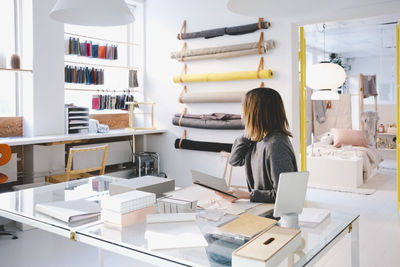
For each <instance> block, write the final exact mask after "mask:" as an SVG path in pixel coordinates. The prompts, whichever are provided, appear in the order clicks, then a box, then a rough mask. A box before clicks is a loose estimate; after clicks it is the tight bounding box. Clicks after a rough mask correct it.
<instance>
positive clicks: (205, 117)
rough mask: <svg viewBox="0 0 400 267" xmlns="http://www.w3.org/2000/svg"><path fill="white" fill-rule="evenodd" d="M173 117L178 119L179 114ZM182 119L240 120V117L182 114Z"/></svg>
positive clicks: (214, 114) (223, 114)
mask: <svg viewBox="0 0 400 267" xmlns="http://www.w3.org/2000/svg"><path fill="white" fill-rule="evenodd" d="M175 117H178V118H180V117H181V114H180V113H177V114H175ZM182 117H183V118H190V119H198V120H224V121H227V120H241V119H242V116H241V115H238V114H227V113H211V114H201V115H198V114H184V115H183V116H182Z"/></svg>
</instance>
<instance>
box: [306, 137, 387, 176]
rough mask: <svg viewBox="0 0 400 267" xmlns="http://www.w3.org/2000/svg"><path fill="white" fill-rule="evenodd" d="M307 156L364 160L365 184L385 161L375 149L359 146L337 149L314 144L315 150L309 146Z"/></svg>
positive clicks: (331, 146)
mask: <svg viewBox="0 0 400 267" xmlns="http://www.w3.org/2000/svg"><path fill="white" fill-rule="evenodd" d="M307 155H308V156H311V155H313V156H314V157H321V156H323V157H336V158H341V159H351V158H355V157H357V158H362V159H363V178H364V182H365V181H366V180H367V179H369V178H371V177H372V176H373V174H374V173H375V170H376V168H377V167H378V165H379V163H381V162H382V161H383V158H382V156H381V155H380V153H379V152H378V151H377V150H376V149H375V148H371V147H369V148H366V147H359V146H345V147H342V148H336V147H334V146H333V145H327V144H324V143H320V142H318V143H314V148H312V145H310V146H308V147H307Z"/></svg>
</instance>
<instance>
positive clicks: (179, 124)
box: [178, 108, 187, 126]
mask: <svg viewBox="0 0 400 267" xmlns="http://www.w3.org/2000/svg"><path fill="white" fill-rule="evenodd" d="M186 112H187V108H184V109H183V112H182V114H181V116H180V117H179V121H178V126H182V124H181V123H182V118H183V116H185V115H186Z"/></svg>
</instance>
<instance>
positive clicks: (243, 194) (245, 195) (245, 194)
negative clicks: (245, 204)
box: [228, 189, 250, 199]
mask: <svg viewBox="0 0 400 267" xmlns="http://www.w3.org/2000/svg"><path fill="white" fill-rule="evenodd" d="M228 193H229V194H232V195H234V196H235V197H237V198H238V199H250V192H247V191H243V190H239V189H233V190H232V191H229V192H228Z"/></svg>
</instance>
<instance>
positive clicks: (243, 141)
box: [229, 136, 254, 166]
mask: <svg viewBox="0 0 400 267" xmlns="http://www.w3.org/2000/svg"><path fill="white" fill-rule="evenodd" d="M252 143H254V142H252V141H251V140H250V139H248V138H246V137H244V136H242V137H238V138H236V140H235V142H234V143H233V146H232V151H231V157H230V159H229V163H230V164H231V165H232V166H243V165H244V161H245V160H244V159H245V157H246V154H247V153H248V152H249V151H250V149H251V146H252Z"/></svg>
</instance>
